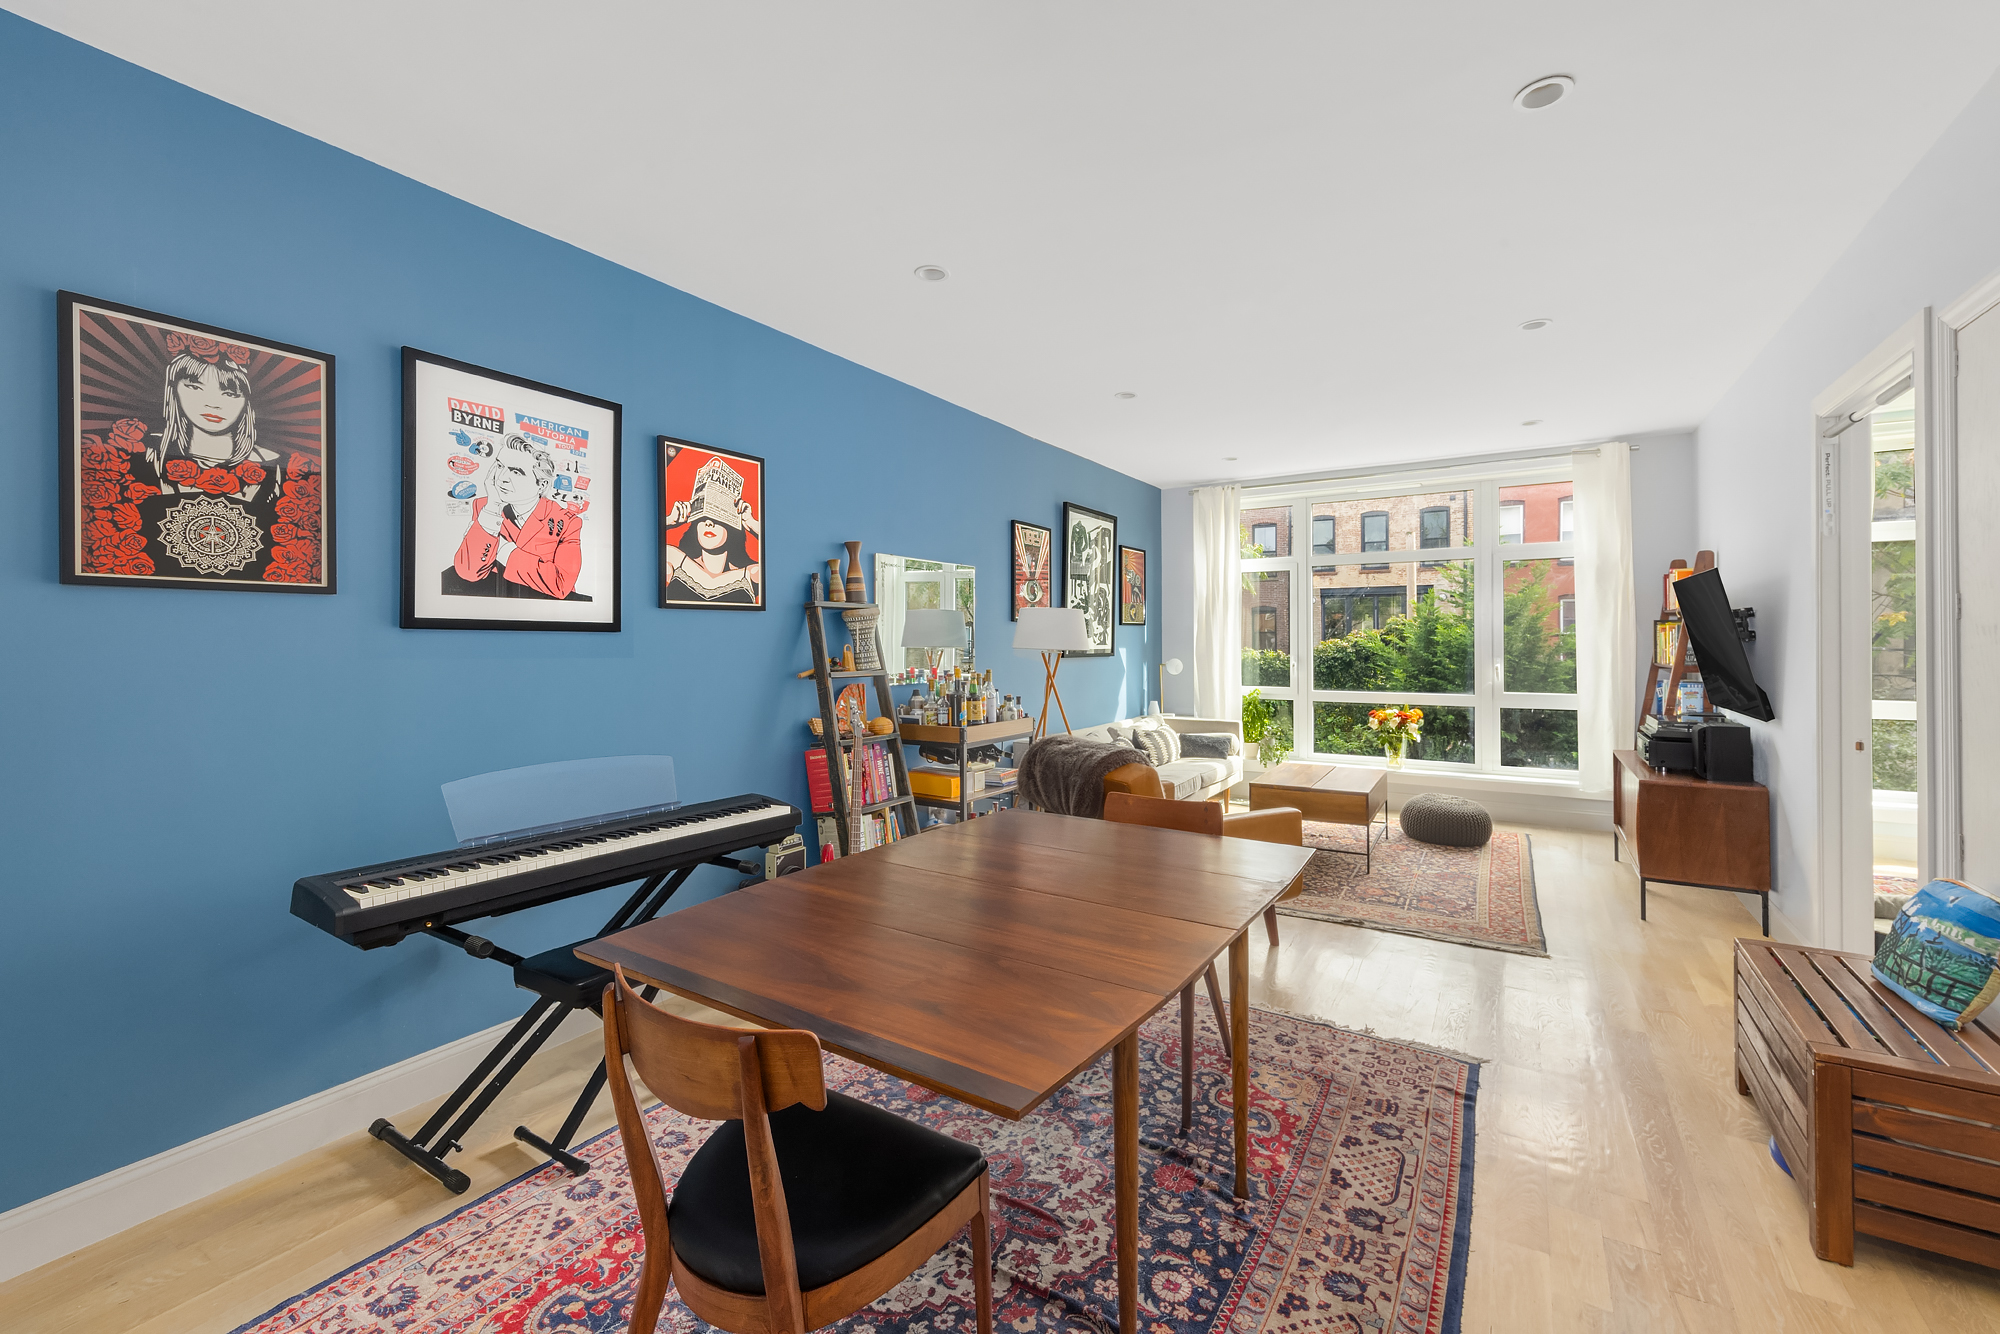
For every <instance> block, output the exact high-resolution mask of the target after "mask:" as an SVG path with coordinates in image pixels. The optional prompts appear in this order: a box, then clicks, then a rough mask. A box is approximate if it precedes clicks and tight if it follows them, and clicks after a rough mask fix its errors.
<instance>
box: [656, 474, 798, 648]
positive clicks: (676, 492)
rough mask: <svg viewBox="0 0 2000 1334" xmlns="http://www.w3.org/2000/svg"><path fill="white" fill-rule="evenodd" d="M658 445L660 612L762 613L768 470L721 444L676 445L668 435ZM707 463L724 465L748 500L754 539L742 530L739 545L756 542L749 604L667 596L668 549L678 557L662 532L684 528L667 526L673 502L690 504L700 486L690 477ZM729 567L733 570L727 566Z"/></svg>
mask: <svg viewBox="0 0 2000 1334" xmlns="http://www.w3.org/2000/svg"><path fill="white" fill-rule="evenodd" d="M657 440H658V446H659V462H660V474H659V476H660V491H659V507H658V513H659V524H660V526H659V530H658V531H659V539H660V607H661V609H662V610H701V611H763V610H765V609H766V608H767V607H768V606H770V583H769V580H768V576H767V575H766V574H765V567H766V566H767V564H768V562H767V560H766V558H765V549H764V542H765V539H766V537H767V535H768V534H769V533H770V531H771V529H770V522H769V519H768V516H767V515H766V513H765V504H766V500H765V497H766V491H765V487H764V471H765V469H766V467H768V466H769V465H767V464H766V463H765V462H764V460H763V459H761V458H759V457H758V456H757V455H755V454H745V453H742V452H740V451H738V450H734V449H724V448H722V447H721V446H720V445H704V444H702V443H701V442H700V441H697V440H681V439H677V438H676V437H674V436H671V435H663V436H659V437H657ZM711 459H715V460H720V461H722V462H723V463H724V464H726V465H729V466H730V470H731V471H732V472H734V473H735V474H736V475H737V476H738V477H740V478H742V481H743V489H742V495H743V496H745V497H746V498H749V504H750V518H751V519H752V520H753V521H754V522H755V523H756V524H757V527H756V529H755V530H754V534H753V532H752V530H750V529H749V528H748V527H747V525H746V526H745V542H744V545H745V547H746V549H747V548H748V545H749V541H748V539H749V538H750V537H751V536H753V535H754V537H755V540H756V549H755V551H754V552H751V553H749V558H750V560H751V564H750V568H751V569H754V570H756V571H757V576H756V577H755V578H754V579H753V581H752V582H753V583H754V585H755V588H756V592H755V594H754V595H753V596H754V600H753V601H750V602H731V601H726V600H724V598H725V597H726V596H727V595H726V594H725V595H724V596H723V597H718V598H716V599H714V600H707V599H703V598H701V597H699V596H686V597H674V596H671V594H670V591H669V590H670V582H671V580H672V578H673V570H672V568H671V565H670V561H669V558H668V556H667V551H668V549H669V548H673V549H674V550H676V551H677V552H678V551H679V547H678V545H677V544H675V543H670V542H668V541H667V532H668V530H669V529H670V528H674V527H682V526H684V523H685V521H683V524H672V523H670V522H669V521H670V520H671V519H672V517H673V507H674V504H675V503H676V500H677V499H687V500H690V501H692V498H693V495H694V492H695V491H696V490H697V489H698V488H699V486H700V482H699V479H698V478H697V477H695V476H692V475H691V474H694V473H697V472H698V471H699V470H701V469H703V468H706V467H707V465H708V462H709V460H711ZM683 490H686V492H687V495H686V496H682V494H681V493H682V491H683ZM731 568H734V567H733V566H732V567H731Z"/></svg>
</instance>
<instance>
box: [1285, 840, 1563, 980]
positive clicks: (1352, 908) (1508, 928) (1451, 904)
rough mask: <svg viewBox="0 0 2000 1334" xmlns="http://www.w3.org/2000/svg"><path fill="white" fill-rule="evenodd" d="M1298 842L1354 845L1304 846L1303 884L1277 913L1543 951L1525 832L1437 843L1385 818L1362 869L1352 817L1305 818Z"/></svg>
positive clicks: (1543, 954) (1523, 951) (1545, 949)
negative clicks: (1307, 853)
mask: <svg viewBox="0 0 2000 1334" xmlns="http://www.w3.org/2000/svg"><path fill="white" fill-rule="evenodd" d="M1306 842H1307V843H1308V844H1310V845H1311V846H1313V847H1316V848H1320V849H1333V848H1352V849H1353V850H1354V852H1355V854H1357V855H1354V856H1349V855H1348V854H1346V853H1344V852H1333V851H1320V852H1316V853H1314V854H1313V859H1312V861H1311V862H1309V863H1308V864H1307V866H1306V889H1305V893H1303V894H1301V895H1299V896H1298V897H1297V898H1295V899H1288V900H1286V901H1285V902H1284V903H1281V904H1279V905H1278V911H1279V912H1280V913H1284V914H1286V915H1287V916H1291V917H1311V918H1314V919H1316V920H1318V921H1322V922H1341V923H1344V924H1346V925H1348V926H1367V927H1373V928H1374V929H1375V930H1377V931H1394V932H1397V933H1398V934H1400V935H1405V936H1423V937H1424V938H1426V939H1428V940H1448V941H1452V942H1453V943H1455V944H1459V945H1478V946H1480V947H1481V948H1483V949H1489V950H1505V951H1507V952H1508V953H1509V954H1534V955H1539V956H1541V957H1544V958H1546V957H1547V956H1548V952H1549V951H1548V944H1547V941H1546V940H1545V939H1544V938H1543V936H1542V908H1541V904H1539V903H1538V902H1536V900H1535V868H1534V861H1533V858H1532V849H1531V847H1530V845H1529V842H1528V836H1527V835H1526V834H1517V833H1510V832H1508V831H1506V830H1495V831H1494V833H1493V841H1492V842H1491V843H1488V844H1487V845H1486V846H1485V847H1483V848H1440V847H1437V846H1435V845H1433V844H1430V843H1419V842H1417V840H1415V839H1413V838H1411V837H1410V836H1409V835H1407V834H1405V833H1404V832H1403V831H1402V830H1401V829H1400V828H1398V827H1397V826H1396V824H1395V822H1394V821H1393V820H1392V821H1391V822H1390V825H1389V832H1388V834H1387V835H1386V836H1384V835H1381V834H1377V835H1376V836H1375V853H1374V858H1373V861H1374V869H1373V870H1366V869H1364V866H1363V863H1362V860H1361V858H1360V856H1359V855H1358V854H1359V853H1360V851H1361V831H1360V830H1359V829H1357V828H1355V827H1354V826H1352V825H1343V824H1321V823H1319V822H1318V821H1315V820H1308V821H1306Z"/></svg>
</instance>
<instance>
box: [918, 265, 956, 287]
mask: <svg viewBox="0 0 2000 1334" xmlns="http://www.w3.org/2000/svg"><path fill="white" fill-rule="evenodd" d="M916 273H917V280H918V281H919V282H926V283H941V282H943V281H944V280H945V279H947V278H949V277H951V270H949V269H947V268H945V267H944V266H943V265H941V264H919V265H917V269H916Z"/></svg>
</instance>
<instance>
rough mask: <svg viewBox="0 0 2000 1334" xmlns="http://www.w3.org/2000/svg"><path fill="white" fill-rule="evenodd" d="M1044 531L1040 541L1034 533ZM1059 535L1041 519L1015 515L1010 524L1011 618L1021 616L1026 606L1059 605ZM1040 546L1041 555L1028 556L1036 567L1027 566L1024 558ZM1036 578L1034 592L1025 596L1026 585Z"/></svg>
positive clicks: (1008, 548) (1041, 533)
mask: <svg viewBox="0 0 2000 1334" xmlns="http://www.w3.org/2000/svg"><path fill="white" fill-rule="evenodd" d="M1035 534H1040V535H1041V536H1040V541H1039V543H1037V542H1036V541H1035V540H1034V535H1035ZM1055 541H1056V535H1055V530H1054V529H1052V528H1049V527H1047V526H1046V525H1043V524H1039V523H1029V522H1028V521H1027V520H1025V519H1014V520H1012V521H1011V522H1009V523H1008V525H1007V567H1008V570H1009V572H1010V574H1009V578H1008V580H1007V619H1008V620H1010V621H1018V620H1020V619H1021V609H1022V608H1023V607H1053V606H1055V605H1056V590H1055V572H1056V552H1055ZM1036 549H1039V550H1040V552H1041V557H1040V559H1039V560H1035V559H1033V558H1032V557H1028V558H1029V560H1030V562H1031V565H1032V568H1027V567H1024V566H1023V564H1022V560H1023V558H1024V557H1026V556H1028V553H1029V552H1030V551H1032V550H1036ZM1031 581H1032V582H1033V583H1034V584H1035V585H1036V588H1035V589H1034V590H1033V593H1034V596H1024V594H1023V591H1022V590H1023V586H1024V585H1025V584H1027V583H1028V582H1031Z"/></svg>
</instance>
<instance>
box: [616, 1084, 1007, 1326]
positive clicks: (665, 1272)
mask: <svg viewBox="0 0 2000 1334" xmlns="http://www.w3.org/2000/svg"><path fill="white" fill-rule="evenodd" d="M619 1077H620V1078H623V1077H624V1075H623V1072H622V1071H621V1072H620V1075H619ZM655 1249H656V1248H654V1247H652V1246H648V1247H646V1253H645V1255H644V1256H643V1257H642V1258H641V1260H640V1266H639V1290H638V1292H636V1293H634V1294H633V1296H632V1323H631V1324H630V1325H629V1326H627V1327H626V1334H653V1328H654V1326H656V1325H657V1324H658V1323H659V1320H660V1308H661V1307H662V1306H665V1305H666V1302H667V1283H668V1281H669V1280H670V1279H672V1278H673V1276H674V1258H673V1256H672V1255H660V1254H656V1253H655ZM658 1249H659V1250H664V1249H666V1248H665V1247H660V1248H658ZM982 1334H984V1332H983V1331H982Z"/></svg>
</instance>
